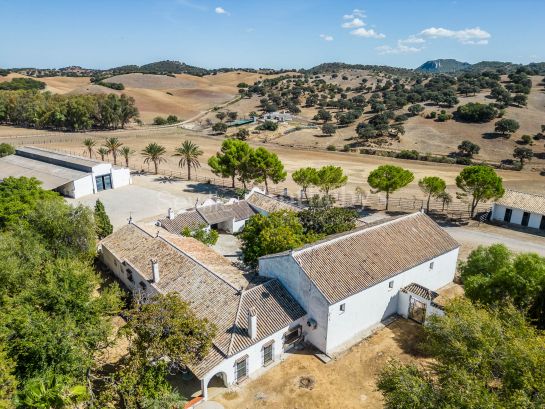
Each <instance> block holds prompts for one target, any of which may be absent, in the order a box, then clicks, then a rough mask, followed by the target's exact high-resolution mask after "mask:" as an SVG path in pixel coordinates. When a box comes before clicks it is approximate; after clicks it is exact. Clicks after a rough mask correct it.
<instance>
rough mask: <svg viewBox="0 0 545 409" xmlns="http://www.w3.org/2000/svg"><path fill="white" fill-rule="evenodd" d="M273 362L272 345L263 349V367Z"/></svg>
mask: <svg viewBox="0 0 545 409" xmlns="http://www.w3.org/2000/svg"><path fill="white" fill-rule="evenodd" d="M272 361H273V344H272V343H271V344H269V345H265V346H264V347H263V366H267V365H269V364H270V363H271V362H272Z"/></svg>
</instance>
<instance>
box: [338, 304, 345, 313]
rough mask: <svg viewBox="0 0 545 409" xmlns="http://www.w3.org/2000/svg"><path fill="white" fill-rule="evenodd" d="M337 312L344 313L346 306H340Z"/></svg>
mask: <svg viewBox="0 0 545 409" xmlns="http://www.w3.org/2000/svg"><path fill="white" fill-rule="evenodd" d="M339 310H341V312H345V311H346V304H344V303H343V304H341V305H340V306H339Z"/></svg>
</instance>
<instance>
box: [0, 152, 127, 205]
mask: <svg viewBox="0 0 545 409" xmlns="http://www.w3.org/2000/svg"><path fill="white" fill-rule="evenodd" d="M22 176H25V177H28V178H30V177H34V178H36V179H38V180H39V181H40V182H42V187H43V188H44V189H47V190H55V191H57V192H59V193H60V194H62V195H64V196H68V197H72V198H76V199H77V198H79V197H82V196H86V195H91V194H94V193H98V192H100V191H102V190H108V189H115V188H118V187H121V186H125V185H128V184H130V183H131V173H130V170H129V169H127V168H122V167H117V166H112V165H111V164H110V163H107V162H101V161H97V160H93V159H88V158H83V157H80V156H73V155H68V154H66V153H60V152H56V151H52V150H49V149H44V148H36V147H28V146H25V147H21V148H17V149H16V152H15V155H9V156H6V157H3V158H0V180H3V179H6V178H8V177H22Z"/></svg>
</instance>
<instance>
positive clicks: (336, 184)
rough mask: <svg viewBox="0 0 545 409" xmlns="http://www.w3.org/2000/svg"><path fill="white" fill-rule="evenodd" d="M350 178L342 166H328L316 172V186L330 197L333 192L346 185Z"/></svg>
mask: <svg viewBox="0 0 545 409" xmlns="http://www.w3.org/2000/svg"><path fill="white" fill-rule="evenodd" d="M346 182H348V176H346V175H345V174H344V172H343V169H342V168H341V167H340V166H333V165H326V166H323V167H321V168H320V169H318V171H317V172H316V183H315V184H316V186H317V187H318V188H319V189H320V190H321V191H322V192H323V193H324V194H325V196H326V197H329V192H330V191H331V190H335V189H339V188H341V187H343V186H344V185H346Z"/></svg>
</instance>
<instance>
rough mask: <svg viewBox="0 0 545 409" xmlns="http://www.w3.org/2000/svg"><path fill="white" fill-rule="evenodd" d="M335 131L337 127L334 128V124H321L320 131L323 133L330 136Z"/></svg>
mask: <svg viewBox="0 0 545 409" xmlns="http://www.w3.org/2000/svg"><path fill="white" fill-rule="evenodd" d="M335 132H337V128H335V125H333V124H324V125H322V133H323V134H324V135H328V136H331V135H333V134H334V133H335Z"/></svg>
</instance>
